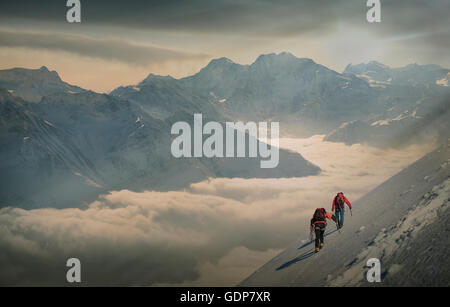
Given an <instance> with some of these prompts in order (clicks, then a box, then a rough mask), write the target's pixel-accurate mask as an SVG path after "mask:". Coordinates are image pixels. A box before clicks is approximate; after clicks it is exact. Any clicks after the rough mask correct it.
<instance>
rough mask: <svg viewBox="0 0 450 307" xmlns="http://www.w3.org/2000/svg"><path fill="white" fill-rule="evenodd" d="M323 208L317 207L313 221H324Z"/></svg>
mask: <svg viewBox="0 0 450 307" xmlns="http://www.w3.org/2000/svg"><path fill="white" fill-rule="evenodd" d="M325 213H326V212H325V209H324V208H317V209H316V211H314V215H313V220H314V221H325Z"/></svg>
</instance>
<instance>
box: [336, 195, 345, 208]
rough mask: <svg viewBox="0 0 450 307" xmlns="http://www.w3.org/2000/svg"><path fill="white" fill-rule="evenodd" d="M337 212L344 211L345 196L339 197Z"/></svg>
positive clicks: (337, 198) (337, 197) (337, 199)
mask: <svg viewBox="0 0 450 307" xmlns="http://www.w3.org/2000/svg"><path fill="white" fill-rule="evenodd" d="M335 207H336V211H341V210H344V196H342V195H337V196H336V203H335Z"/></svg>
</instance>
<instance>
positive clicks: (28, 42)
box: [0, 30, 208, 65]
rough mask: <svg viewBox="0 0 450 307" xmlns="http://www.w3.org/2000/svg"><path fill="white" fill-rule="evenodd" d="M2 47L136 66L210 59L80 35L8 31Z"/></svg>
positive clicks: (2, 34) (0, 39)
mask: <svg viewBox="0 0 450 307" xmlns="http://www.w3.org/2000/svg"><path fill="white" fill-rule="evenodd" d="M0 46H2V47H28V48H36V49H46V50H57V51H64V52H69V53H73V54H77V55H80V56H88V57H93V58H100V59H103V60H111V61H119V62H124V63H128V64H133V65H151V64H154V63H161V62H166V61H181V60H195V59H204V58H206V57H208V56H206V55H202V54H191V53H188V52H183V51H176V50H171V49H167V48H159V47H154V46H147V45H137V44H133V43H130V42H127V41H125V40H119V39H94V38H89V37H85V36H79V35H69V34H65V35H62V34H55V33H53V34H46V33H31V32H12V31H4V30H0Z"/></svg>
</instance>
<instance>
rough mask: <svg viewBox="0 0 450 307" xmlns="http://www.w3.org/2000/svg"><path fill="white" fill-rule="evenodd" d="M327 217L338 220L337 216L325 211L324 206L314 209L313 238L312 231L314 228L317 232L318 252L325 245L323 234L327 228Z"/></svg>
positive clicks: (312, 221) (312, 220)
mask: <svg viewBox="0 0 450 307" xmlns="http://www.w3.org/2000/svg"><path fill="white" fill-rule="evenodd" d="M327 219H329V220H333V221H334V222H336V217H335V216H334V215H333V214H331V213H328V212H326V211H325V209H324V208H317V209H316V211H314V215H313V218H312V219H311V240H312V232H313V230H314V232H315V234H316V250H315V251H316V253H317V252H318V251H319V250H320V249H321V248H322V247H323V244H324V241H323V235H324V233H325V228H326V227H327Z"/></svg>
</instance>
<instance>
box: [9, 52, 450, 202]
mask: <svg viewBox="0 0 450 307" xmlns="http://www.w3.org/2000/svg"><path fill="white" fill-rule="evenodd" d="M448 76H449V70H448V69H444V68H441V67H439V66H437V65H415V64H413V65H408V66H405V67H403V68H394V69H393V68H389V67H388V66H386V65H383V64H380V63H377V62H370V63H368V64H360V65H354V66H353V65H349V66H347V68H346V69H345V71H344V72H343V73H338V72H336V71H333V70H331V69H328V68H327V67H325V66H323V65H320V64H317V63H315V62H314V61H313V60H311V59H302V58H296V57H295V56H293V55H292V54H290V53H286V52H283V53H280V54H266V55H261V56H259V57H258V59H257V60H256V61H255V62H254V63H252V64H251V65H240V64H237V63H234V62H232V61H231V60H229V59H226V58H219V59H215V60H212V61H211V62H210V63H209V64H208V65H207V66H206V67H204V68H203V69H201V70H200V71H199V72H198V73H197V74H195V75H193V76H189V77H185V78H181V79H175V78H172V77H170V76H157V75H153V74H149V76H148V77H147V78H145V79H144V80H143V81H142V82H140V83H139V84H136V85H128V86H121V87H119V88H117V89H115V90H113V91H112V92H111V93H109V94H99V93H95V92H92V91H88V90H85V89H82V88H79V87H77V86H74V85H70V84H68V83H66V82H64V81H63V80H61V78H60V77H59V75H58V73H57V72H55V71H49V70H48V69H47V68H46V67H42V68H40V69H34V70H33V69H24V68H14V69H8V70H2V71H0V87H2V88H3V89H1V90H0V144H1V149H0V170H1V174H2V175H1V177H0V182H1V188H0V206H8V205H10V206H20V207H25V208H35V207H46V206H49V207H71V206H80V204H81V203H83V202H89V201H91V200H93V199H95V198H96V197H97V196H98V194H100V193H105V192H107V191H109V190H112V189H130V190H136V191H141V190H144V189H156V190H170V189H178V188H181V187H187V186H188V185H189V184H190V183H193V182H197V181H200V180H204V179H206V178H208V177H244V178H252V177H257V178H266V177H301V176H308V175H314V174H317V173H318V172H320V169H319V168H318V167H317V166H315V165H313V164H311V163H310V162H308V161H306V160H305V159H303V157H301V156H300V155H299V154H296V153H293V152H289V151H286V150H281V151H280V164H279V165H278V167H277V168H274V169H271V170H267V169H265V170H262V169H260V168H259V161H258V160H257V159H252V158H238V159H217V158H214V159H208V158H189V159H175V158H173V157H172V156H171V155H170V154H169V152H170V143H171V139H172V136H171V135H170V128H171V125H172V124H173V123H175V122H177V121H186V122H192V115H193V114H194V113H202V114H203V118H204V121H205V122H206V121H208V120H215V121H218V122H221V123H224V122H225V121H237V120H242V121H249V120H252V121H279V122H280V127H281V129H282V134H283V135H285V136H286V135H294V136H296V137H302V136H308V135H312V134H326V135H327V136H326V138H325V139H326V140H328V141H337V142H345V143H348V144H353V143H368V144H370V145H374V146H397V145H399V144H403V143H408V142H421V141H424V139H427V140H428V139H437V140H446V138H447V136H448V131H449V129H448V128H449V126H448V125H449V124H448V123H449V120H448V119H449V114H448V109H449V108H448V97H449V94H450V88H449V87H448ZM419 132H420V133H419ZM418 135H420V137H416V136H418Z"/></svg>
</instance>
